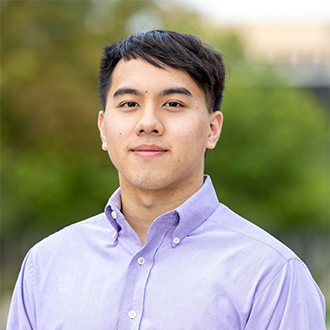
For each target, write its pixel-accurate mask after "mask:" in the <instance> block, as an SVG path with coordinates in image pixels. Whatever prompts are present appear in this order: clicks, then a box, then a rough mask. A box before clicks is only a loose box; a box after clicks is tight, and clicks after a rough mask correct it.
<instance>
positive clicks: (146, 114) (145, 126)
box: [135, 106, 164, 135]
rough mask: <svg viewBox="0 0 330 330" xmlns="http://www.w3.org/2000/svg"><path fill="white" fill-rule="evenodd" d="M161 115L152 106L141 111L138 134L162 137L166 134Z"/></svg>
mask: <svg viewBox="0 0 330 330" xmlns="http://www.w3.org/2000/svg"><path fill="white" fill-rule="evenodd" d="M159 115H160V114H159V113H157V110H156V109H155V108H154V107H152V106H148V107H146V108H144V109H141V116H140V118H139V120H138V122H137V124H136V128H135V131H136V134H137V135H142V134H148V135H149V134H154V135H162V134H163V133H164V127H163V124H162V120H161V118H160V116H159Z"/></svg>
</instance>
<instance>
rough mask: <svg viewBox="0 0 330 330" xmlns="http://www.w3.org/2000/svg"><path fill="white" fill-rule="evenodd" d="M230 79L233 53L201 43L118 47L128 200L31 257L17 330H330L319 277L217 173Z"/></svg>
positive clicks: (111, 131) (105, 92) (155, 35)
mask: <svg viewBox="0 0 330 330" xmlns="http://www.w3.org/2000/svg"><path fill="white" fill-rule="evenodd" d="M224 80H225V66H224V63H223V59H222V56H221V55H220V54H219V53H217V52H215V51H214V50H212V49H210V48H209V47H207V46H205V45H203V44H202V43H201V42H200V40H199V39H197V38H196V37H194V36H191V35H186V34H181V33H176V32H171V31H150V32H148V33H145V34H138V35H135V36H130V37H128V38H127V39H125V40H123V41H121V42H118V43H116V44H113V45H111V46H109V47H105V53H104V58H103V59H102V61H101V70H100V82H99V94H100V99H101V104H102V109H103V110H102V111H101V112H100V113H99V119H98V126H99V129H100V134H101V140H102V148H103V149H104V150H107V151H108V153H109V156H110V159H111V161H112V162H113V164H114V166H115V167H116V168H117V170H118V175H119V182H120V189H118V190H117V191H116V192H115V193H114V194H113V195H112V196H111V198H110V199H109V202H108V203H107V205H106V207H105V212H104V213H101V214H99V215H97V216H95V217H92V218H90V219H88V220H85V221H82V222H79V223H77V224H74V225H71V226H69V227H67V228H65V229H63V230H61V231H60V232H58V233H56V234H54V235H52V236H50V237H48V238H46V239H45V240H43V241H41V242H40V243H38V244H37V245H36V246H34V247H33V248H32V249H31V250H30V252H29V253H28V255H27V256H26V258H25V260H24V263H23V266H22V269H21V272H20V275H19V278H18V281H17V284H16V288H15V291H14V294H13V299H12V303H11V309H10V313H9V319H8V327H7V329H8V330H12V329H47V330H55V329H70V330H75V329H79V330H81V329H88V330H92V329H95V330H96V329H97V330H103V329H104V330H105V329H114V330H115V329H123V330H128V329H141V330H147V329H148V330H151V329H153V330H154V329H171V330H172V329H173V330H179V329H184V330H190V329H198V330H201V329H207V330H212V329H219V330H236V329H237V330H238V329H244V330H262V329H268V330H270V329H272V330H279V329H283V330H284V329H285V330H293V329H297V330H298V329H299V330H307V329H309V330H321V329H325V325H324V298H323V296H322V294H321V292H320V290H319V289H318V287H317V285H316V283H315V282H314V280H313V278H312V276H311V274H310V273H309V271H308V269H307V268H306V266H305V265H304V264H303V263H302V261H301V260H299V258H298V257H297V256H296V255H295V254H294V253H293V252H291V251H290V250H289V249H288V248H287V247H285V246H284V245H282V244H281V243H280V242H278V241H277V240H276V239H274V238H273V237H271V236H270V235H269V234H267V233H265V232H264V231H263V230H261V229H260V228H258V227H256V226H254V225H253V224H251V223H250V222H248V221H246V220H244V219H242V218H241V217H240V216H238V215H237V214H235V213H234V212H232V211H231V210H229V209H228V208H227V207H225V206H224V205H222V204H220V203H219V202H218V199H217V197H216V194H215V191H214V189H213V186H212V183H211V179H210V178H209V177H208V176H204V175H203V171H204V156H205V152H206V150H207V149H212V148H214V147H215V145H216V143H217V140H218V139H219V136H220V132H221V126H222V118H223V117H222V114H221V112H220V106H221V100H222V93H223V89H224Z"/></svg>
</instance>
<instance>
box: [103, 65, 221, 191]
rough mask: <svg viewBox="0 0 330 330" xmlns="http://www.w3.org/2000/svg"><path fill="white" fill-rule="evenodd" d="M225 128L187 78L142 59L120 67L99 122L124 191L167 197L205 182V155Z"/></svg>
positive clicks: (217, 113)
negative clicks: (165, 194)
mask: <svg viewBox="0 0 330 330" xmlns="http://www.w3.org/2000/svg"><path fill="white" fill-rule="evenodd" d="M221 123H222V114H221V113H220V112H219V111H217V112H213V113H212V114H210V113H209V112H208V110H207V107H206V102H205V96H204V92H203V91H202V90H201V89H200V88H199V87H198V86H197V84H196V83H195V82H194V81H193V80H192V78H191V77H190V76H189V75H188V74H187V73H186V72H184V71H180V70H176V69H173V68H171V67H168V66H166V67H165V69H161V68H157V67H155V66H153V65H151V64H150V63H148V62H147V61H145V60H143V59H132V60H130V61H128V62H125V61H123V60H121V61H119V63H118V64H117V66H116V67H115V70H114V72H113V75H112V84H111V87H110V90H109V93H108V98H107V104H106V110H105V112H102V111H101V112H100V114H99V121H98V125H99V129H100V133H101V139H102V147H103V149H104V150H107V151H108V153H109V156H110V159H111V161H112V163H113V164H114V166H115V167H116V168H117V170H118V172H119V180H120V185H121V186H122V187H123V186H125V187H129V188H134V187H135V188H139V189H143V190H155V189H165V190H166V191H171V189H182V190H184V189H185V188H186V187H188V186H189V185H192V184H194V183H195V182H196V180H199V181H201V180H202V177H203V172H204V153H205V150H206V148H209V149H212V148H214V147H215V145H216V142H217V140H218V138H219V135H220V131H221Z"/></svg>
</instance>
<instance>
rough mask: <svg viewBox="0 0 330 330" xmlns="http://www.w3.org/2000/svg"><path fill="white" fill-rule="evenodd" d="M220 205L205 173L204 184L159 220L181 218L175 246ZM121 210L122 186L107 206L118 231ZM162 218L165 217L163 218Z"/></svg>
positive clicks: (106, 210) (108, 213)
mask: <svg viewBox="0 0 330 330" xmlns="http://www.w3.org/2000/svg"><path fill="white" fill-rule="evenodd" d="M218 205H219V201H218V198H217V195H216V192H215V190H214V187H213V184H212V181H211V178H210V177H209V176H208V175H204V183H203V186H202V187H201V188H200V189H199V190H198V191H197V192H196V193H195V194H193V195H192V196H191V197H190V198H188V199H187V200H186V201H185V202H184V203H182V204H181V205H180V206H179V207H177V208H176V209H174V210H172V211H170V212H168V213H165V214H163V215H162V216H160V217H159V218H158V220H160V221H162V220H165V218H166V217H169V216H171V215H172V216H175V217H176V218H178V219H179V220H178V221H176V223H177V226H176V228H175V230H174V232H173V240H172V242H173V244H172V246H173V247H175V246H176V245H177V244H178V243H179V242H181V240H182V239H184V238H185V237H186V236H187V235H189V234H190V233H191V232H192V231H194V230H195V229H196V228H197V227H198V226H200V225H201V224H202V223H203V222H204V221H205V220H206V219H207V218H208V217H209V216H210V215H211V214H212V213H213V212H214V211H215V209H216V208H217V207H218ZM120 210H121V195H120V188H118V189H117V190H116V191H115V192H114V193H113V194H112V196H111V197H110V199H109V201H108V203H107V205H106V207H105V215H106V217H107V219H108V221H109V222H110V224H111V225H112V227H113V228H114V229H115V231H116V232H117V233H118V232H119V231H120V230H121V226H120V224H119V223H118V217H120V218H123V215H122V213H121V211H120ZM161 218H164V219H162V220H161ZM175 242H176V243H175Z"/></svg>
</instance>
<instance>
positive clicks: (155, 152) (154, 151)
mask: <svg viewBox="0 0 330 330" xmlns="http://www.w3.org/2000/svg"><path fill="white" fill-rule="evenodd" d="M132 151H133V153H134V154H135V155H137V156H141V157H156V156H161V155H164V154H165V153H166V152H167V149H165V148H162V147H159V146H157V145H140V146H137V147H135V148H132Z"/></svg>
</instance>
